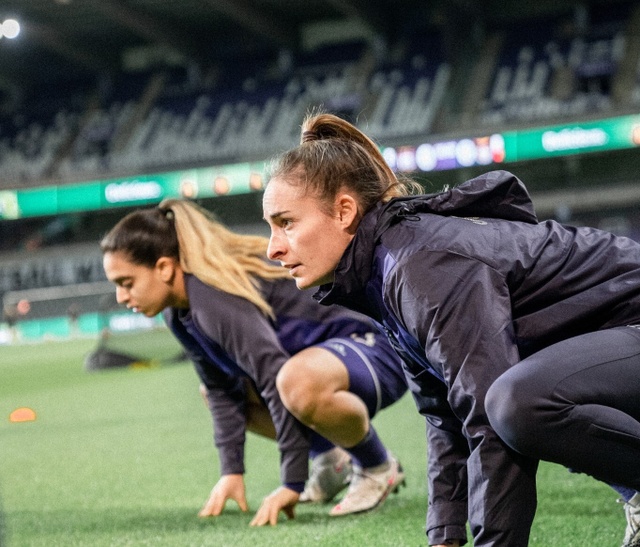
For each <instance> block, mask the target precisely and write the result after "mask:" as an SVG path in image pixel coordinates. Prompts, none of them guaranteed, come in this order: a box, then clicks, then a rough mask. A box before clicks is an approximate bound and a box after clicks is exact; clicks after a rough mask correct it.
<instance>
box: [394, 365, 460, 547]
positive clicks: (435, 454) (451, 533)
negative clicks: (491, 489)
mask: <svg viewBox="0 0 640 547" xmlns="http://www.w3.org/2000/svg"><path fill="white" fill-rule="evenodd" d="M403 368H404V372H405V376H406V378H407V384H408V386H409V390H410V391H411V394H412V395H413V398H414V401H415V403H416V406H417V407H418V411H419V412H420V414H422V415H423V416H425V418H426V425H427V447H428V450H427V483H428V486H427V487H428V492H429V507H428V510H427V523H426V532H427V537H428V539H429V544H430V545H439V544H444V543H445V542H446V540H451V539H457V540H459V541H460V545H465V544H466V542H467V540H466V538H467V529H466V524H467V459H468V457H469V447H468V444H467V441H466V439H465V437H464V436H463V434H462V424H461V423H460V420H458V419H457V418H456V416H455V415H454V414H453V412H452V411H451V407H450V406H449V402H448V401H447V388H446V385H445V384H444V383H443V382H441V381H440V380H438V379H437V378H435V376H433V374H431V373H430V372H429V371H427V370H425V369H424V368H422V367H420V366H417V365H415V364H412V363H411V361H409V360H408V359H407V358H406V356H405V359H404V360H403Z"/></svg>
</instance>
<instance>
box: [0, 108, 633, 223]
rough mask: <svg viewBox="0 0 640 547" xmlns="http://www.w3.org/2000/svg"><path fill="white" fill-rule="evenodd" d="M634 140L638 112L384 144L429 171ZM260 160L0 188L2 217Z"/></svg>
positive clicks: (124, 203)
mask: <svg viewBox="0 0 640 547" xmlns="http://www.w3.org/2000/svg"><path fill="white" fill-rule="evenodd" d="M638 146H640V114H638V115H631V116H620V117H616V118H608V119H601V120H594V121H588V122H576V123H571V124H563V125H550V126H546V127H538V128H533V129H524V130H519V131H505V132H503V133H495V134H493V135H485V136H483V137H468V138H462V139H456V140H451V139H450V140H447V141H442V142H428V143H423V144H419V145H416V144H412V145H407V146H400V147H397V148H386V149H383V154H384V156H385V159H387V161H388V162H389V164H390V165H391V167H392V168H393V169H395V170H398V171H409V172H410V171H435V170H444V169H456V168H460V167H469V166H473V165H491V164H494V165H495V164H499V163H509V162H515V161H523V160H536V159H543V158H550V157H555V156H566V155H571V154H586V153H591V152H602V151H606V150H620V149H625V148H634V147H638ZM265 178H266V165H265V163H264V162H253V163H237V164H229V165H219V166H212V167H201V168H196V169H186V170H181V171H170V172H165V173H158V174H151V175H141V176H136V177H125V178H117V179H107V180H98V181H90V182H83V183H77V184H65V185H60V186H46V187H39V188H33V189H29V190H6V191H0V219H16V218H25V217H34V216H47V215H57V214H61V213H70V212H79V211H93V210H99V209H109V208H115V207H128V206H137V205H147V204H153V203H158V202H160V201H161V200H163V199H164V198H211V197H217V196H226V195H237V194H246V193H250V192H257V191H260V190H262V189H263V188H264V184H265Z"/></svg>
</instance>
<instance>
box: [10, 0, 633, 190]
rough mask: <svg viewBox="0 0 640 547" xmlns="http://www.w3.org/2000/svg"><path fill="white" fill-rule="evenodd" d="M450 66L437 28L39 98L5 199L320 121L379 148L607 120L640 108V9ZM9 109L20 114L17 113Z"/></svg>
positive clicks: (265, 138) (529, 32) (236, 154)
mask: <svg viewBox="0 0 640 547" xmlns="http://www.w3.org/2000/svg"><path fill="white" fill-rule="evenodd" d="M483 30H484V32H483V33H482V36H481V38H479V39H477V43H478V47H471V45H472V44H471V41H472V39H471V37H470V38H469V44H467V45H466V46H465V48H464V53H462V50H461V51H460V52H458V53H459V54H458V55H457V56H456V55H452V54H451V52H448V53H447V54H446V55H445V53H444V49H445V48H444V42H445V40H444V38H443V36H442V35H441V32H440V31H439V30H438V29H437V28H429V29H424V28H420V29H415V30H412V31H411V32H407V33H405V34H403V35H402V37H400V38H399V39H398V40H397V41H396V42H395V43H393V44H389V43H386V42H385V41H383V40H382V39H381V38H379V37H369V38H367V39H353V40H352V41H348V42H339V43H323V44H321V45H318V46H317V47H314V48H312V49H308V50H306V51H305V52H303V53H295V54H294V53H292V52H290V51H288V50H282V51H280V53H279V54H278V56H277V57H276V58H272V57H268V56H266V55H265V56H264V57H260V56H254V57H251V58H248V59H244V60H242V62H240V61H236V62H234V63H233V64H231V63H227V65H217V66H216V67H215V68H214V69H209V71H208V72H207V73H202V72H201V71H200V70H199V69H198V68H197V67H195V66H194V65H188V64H187V65H179V64H175V65H171V66H169V65H163V66H152V67H147V68H146V69H144V70H142V69H140V70H138V71H136V72H121V73H118V74H116V75H113V74H111V75H110V74H103V75H102V76H101V77H100V78H99V79H98V81H97V82H90V83H89V82H70V83H69V86H68V88H66V89H65V88H55V89H40V90H33V93H32V95H31V96H30V97H24V98H22V100H21V101H17V106H15V108H13V109H12V108H10V103H11V101H8V100H6V101H4V107H3V109H2V110H1V111H0V187H4V188H20V187H28V186H30V185H34V184H35V185H43V184H61V183H66V182H74V181H85V180H92V179H98V178H108V177H117V176H128V175H136V174H140V173H143V172H154V171H160V170H172V169H181V168H188V167H194V166H201V165H207V164H216V163H218V164H219V163H225V162H235V161H247V160H254V159H258V160H262V159H267V158H268V157H270V156H271V155H272V154H274V153H277V152H279V151H281V150H283V149H286V148H289V147H291V146H294V145H295V144H296V143H297V142H298V133H299V126H300V122H301V120H302V118H303V116H304V114H305V113H306V112H308V111H309V110H310V109H311V108H318V107H323V108H324V109H326V110H328V111H330V112H334V113H337V114H339V115H342V116H344V117H346V118H347V119H349V120H350V121H353V122H355V123H356V124H357V125H359V126H360V127H361V128H363V129H364V130H365V131H367V132H368V134H370V135H371V136H373V137H374V138H375V139H377V140H378V141H379V142H384V143H385V144H389V145H394V144H403V143H406V142H410V141H411V140H412V139H425V138H428V136H429V135H433V134H447V133H455V132H459V131H461V130H469V131H478V130H486V129H487V128H505V127H510V126H516V127H517V126H523V125H527V124H531V123H544V122H553V123H555V122H558V121H562V120H567V121H570V120H571V119H577V118H585V117H594V116H607V115H614V114H618V113H628V112H631V111H633V110H634V109H636V110H637V107H638V105H640V4H638V3H637V2H616V3H611V4H610V5H609V4H594V5H588V4H584V5H579V6H578V7H575V6H574V7H571V8H570V9H569V8H568V9H567V10H565V11H560V12H559V14H558V15H554V16H553V17H549V16H547V17H545V18H534V19H526V20H521V21H518V22H517V24H516V23H514V21H513V20H509V22H508V24H507V23H505V24H504V25H503V26H499V25H497V24H494V26H493V27H492V28H486V29H483ZM13 102H14V103H15V102H16V101H13Z"/></svg>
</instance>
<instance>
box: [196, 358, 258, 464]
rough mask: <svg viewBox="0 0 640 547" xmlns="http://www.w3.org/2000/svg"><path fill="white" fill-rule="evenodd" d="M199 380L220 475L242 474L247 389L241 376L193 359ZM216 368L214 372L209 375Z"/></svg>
mask: <svg viewBox="0 0 640 547" xmlns="http://www.w3.org/2000/svg"><path fill="white" fill-rule="evenodd" d="M192 361H193V364H194V366H195V369H196V372H197V373H198V376H199V377H200V380H201V382H202V383H203V384H204V385H205V387H206V388H207V393H206V397H207V406H208V407H209V411H210V412H211V417H212V418H213V432H214V442H215V445H216V448H217V449H218V454H219V457H220V474H221V475H230V474H236V473H244V471H245V468H244V443H245V433H246V429H247V414H246V397H247V395H246V389H245V383H244V380H243V379H242V378H232V377H229V376H224V375H222V373H220V372H218V371H217V370H216V369H215V368H214V367H212V366H207V364H206V362H204V360H203V359H198V358H193V359H192ZM212 371H216V374H212Z"/></svg>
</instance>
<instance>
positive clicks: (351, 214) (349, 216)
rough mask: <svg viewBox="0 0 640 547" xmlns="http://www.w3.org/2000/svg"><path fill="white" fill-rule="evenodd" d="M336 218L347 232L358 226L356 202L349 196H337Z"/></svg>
mask: <svg viewBox="0 0 640 547" xmlns="http://www.w3.org/2000/svg"><path fill="white" fill-rule="evenodd" d="M335 206H336V217H337V218H338V220H339V221H340V224H341V225H342V226H343V227H344V228H345V229H347V230H351V229H353V228H355V227H356V226H357V224H358V222H357V221H358V218H359V216H360V215H359V213H358V202H357V200H356V199H355V198H354V197H353V196H352V195H351V194H338V196H337V197H336V203H335Z"/></svg>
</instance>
